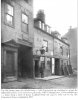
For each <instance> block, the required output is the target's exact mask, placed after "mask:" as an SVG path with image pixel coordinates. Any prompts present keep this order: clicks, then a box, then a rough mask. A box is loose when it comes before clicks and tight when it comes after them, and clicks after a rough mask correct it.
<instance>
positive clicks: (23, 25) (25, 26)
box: [22, 23, 28, 33]
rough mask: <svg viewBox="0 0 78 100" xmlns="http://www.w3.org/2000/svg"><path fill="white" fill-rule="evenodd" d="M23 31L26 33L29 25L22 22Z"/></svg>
mask: <svg viewBox="0 0 78 100" xmlns="http://www.w3.org/2000/svg"><path fill="white" fill-rule="evenodd" d="M22 31H23V32H25V33H26V32H28V25H27V24H25V23H22Z"/></svg>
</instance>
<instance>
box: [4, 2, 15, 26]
mask: <svg viewBox="0 0 78 100" xmlns="http://www.w3.org/2000/svg"><path fill="white" fill-rule="evenodd" d="M13 12H14V8H13V6H11V5H9V4H6V6H5V21H6V23H7V24H8V25H10V26H13V23H14V13H13Z"/></svg>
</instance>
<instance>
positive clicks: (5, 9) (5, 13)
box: [4, 2, 15, 28]
mask: <svg viewBox="0 0 78 100" xmlns="http://www.w3.org/2000/svg"><path fill="white" fill-rule="evenodd" d="M4 5H5V6H4V23H5V24H6V25H8V26H10V27H12V28H14V16H15V15H14V10H15V9H14V6H13V5H12V4H10V3H7V2H5V4H4ZM8 5H9V6H11V7H12V8H13V15H10V14H9V13H8V11H7V6H8ZM7 15H9V16H10V17H11V18H12V24H10V23H8V22H7V18H6V16H7Z"/></svg>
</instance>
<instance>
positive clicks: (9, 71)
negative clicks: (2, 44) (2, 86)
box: [6, 51, 15, 76]
mask: <svg viewBox="0 0 78 100" xmlns="http://www.w3.org/2000/svg"><path fill="white" fill-rule="evenodd" d="M14 64H15V62H14V52H12V51H7V52H6V76H14Z"/></svg>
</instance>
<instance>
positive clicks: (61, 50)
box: [60, 46, 63, 55]
mask: <svg viewBox="0 0 78 100" xmlns="http://www.w3.org/2000/svg"><path fill="white" fill-rule="evenodd" d="M60 53H61V55H63V47H62V46H60Z"/></svg>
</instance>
